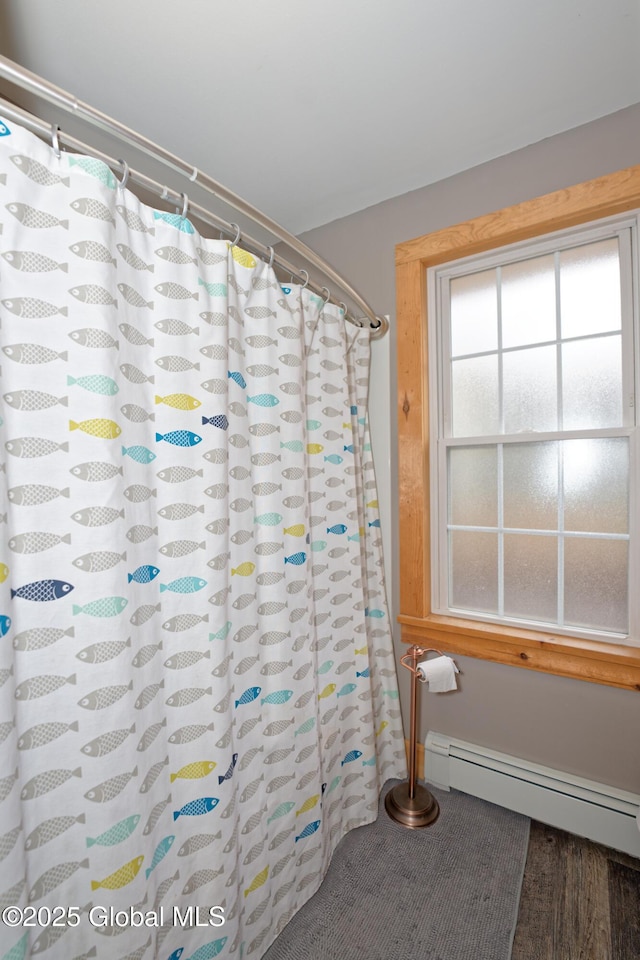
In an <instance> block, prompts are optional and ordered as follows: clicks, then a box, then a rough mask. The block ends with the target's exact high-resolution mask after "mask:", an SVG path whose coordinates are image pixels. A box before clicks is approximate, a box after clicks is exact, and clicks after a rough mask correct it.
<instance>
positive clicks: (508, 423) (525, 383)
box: [502, 346, 558, 433]
mask: <svg viewBox="0 0 640 960" xmlns="http://www.w3.org/2000/svg"><path fill="white" fill-rule="evenodd" d="M502 365H503V366H502V369H503V390H504V401H503V402H504V432H505V433H523V432H525V433H528V432H530V431H535V430H538V431H540V430H557V428H558V414H557V405H558V402H557V390H556V348H555V346H554V347H534V348H533V349H531V350H515V351H514V352H513V353H505V354H503V357H502Z"/></svg>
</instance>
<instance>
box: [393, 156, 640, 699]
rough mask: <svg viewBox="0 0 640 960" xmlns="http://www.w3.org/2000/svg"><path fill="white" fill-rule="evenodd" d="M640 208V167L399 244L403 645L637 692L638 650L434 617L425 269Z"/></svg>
mask: <svg viewBox="0 0 640 960" xmlns="http://www.w3.org/2000/svg"><path fill="white" fill-rule="evenodd" d="M638 208H640V165H639V166H635V167H629V168H627V169H626V170H620V171H617V172H616V173H613V174H609V175H607V176H604V177H599V178H597V179H596V180H590V181H587V182H586V183H580V184H577V185H575V186H572V187H569V188H567V189H564V190H558V191H556V192H554V193H550V194H547V195H545V196H542V197H537V198H536V199H534V200H528V201H525V202H524V203H519V204H516V205H515V206H512V207H506V208H504V209H503V210H498V211H496V212H495V213H490V214H487V215H485V216H482V217H476V218H475V219H473V220H468V221H466V222H465V223H461V224H457V225H455V226H452V227H447V228H445V229H443V230H438V231H436V232H435V233H430V234H427V235H425V236H422V237H417V238H416V239H414V240H409V241H407V242H405V243H401V244H398V245H397V246H396V293H397V312H396V322H397V339H398V455H399V478H400V480H399V493H400V498H399V499H400V614H399V616H398V620H399V622H400V624H401V638H402V641H403V642H404V643H417V644H420V645H422V646H435V647H438V648H439V649H442V650H446V651H447V652H449V653H454V654H455V653H458V654H461V655H464V656H470V657H476V658H479V659H482V660H490V661H493V662H495V663H503V664H508V665H510V666H519V667H524V668H525V669H530V670H538V671H542V672H544V673H551V674H555V675H558V676H563V677H572V678H575V679H579V680H586V681H590V682H592V683H601V684H607V685H610V686H614V687H622V688H624V689H629V690H636V691H640V647H637V646H628V645H625V644H616V643H609V642H606V641H597V640H586V639H584V638H580V637H572V636H564V635H562V636H554V635H553V633H543V632H540V631H537V630H529V629H518V628H513V627H511V626H503V625H496V624H492V623H485V622H482V621H477V620H468V619H463V618H457V617H450V616H442V615H438V614H434V613H433V611H432V607H431V555H430V554H431V534H430V491H429V392H428V379H427V377H428V369H429V365H428V356H429V353H428V351H429V343H428V322H427V269H428V268H429V267H432V266H436V265H438V264H442V263H447V262H449V261H451V260H457V259H460V258H462V257H467V256H471V255H473V254H476V253H483V252H485V251H488V250H493V249H496V248H499V247H503V246H507V245H508V244H511V243H516V242H518V241H522V240H530V239H533V238H535V237H540V236H543V235H544V234H549V233H553V232H554V231H557V230H563V229H567V228H569V227H575V226H578V225H580V224H583V223H589V222H590V221H594V220H598V219H602V218H604V217H610V216H614V215H615V214H619V213H625V212H628V211H630V210H635V209H638Z"/></svg>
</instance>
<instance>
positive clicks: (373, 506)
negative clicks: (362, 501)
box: [367, 500, 378, 510]
mask: <svg viewBox="0 0 640 960" xmlns="http://www.w3.org/2000/svg"><path fill="white" fill-rule="evenodd" d="M367 506H368V507H371V509H372V510H377V509H378V501H377V500H369V503H368V504H367Z"/></svg>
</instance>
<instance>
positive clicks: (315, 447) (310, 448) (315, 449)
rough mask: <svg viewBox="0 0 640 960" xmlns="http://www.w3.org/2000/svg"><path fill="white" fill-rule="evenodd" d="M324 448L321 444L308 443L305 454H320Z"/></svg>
mask: <svg viewBox="0 0 640 960" xmlns="http://www.w3.org/2000/svg"><path fill="white" fill-rule="evenodd" d="M323 450H324V447H323V446H322V444H321V443H308V444H307V453H322V451H323Z"/></svg>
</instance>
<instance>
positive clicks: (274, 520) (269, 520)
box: [253, 513, 282, 527]
mask: <svg viewBox="0 0 640 960" xmlns="http://www.w3.org/2000/svg"><path fill="white" fill-rule="evenodd" d="M253 522H254V523H260V524H262V525H263V526H265V527H277V526H278V524H279V523H281V522H282V514H281V513H262V514H260V516H259V517H254V518H253Z"/></svg>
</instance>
